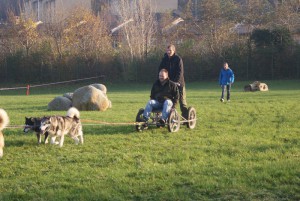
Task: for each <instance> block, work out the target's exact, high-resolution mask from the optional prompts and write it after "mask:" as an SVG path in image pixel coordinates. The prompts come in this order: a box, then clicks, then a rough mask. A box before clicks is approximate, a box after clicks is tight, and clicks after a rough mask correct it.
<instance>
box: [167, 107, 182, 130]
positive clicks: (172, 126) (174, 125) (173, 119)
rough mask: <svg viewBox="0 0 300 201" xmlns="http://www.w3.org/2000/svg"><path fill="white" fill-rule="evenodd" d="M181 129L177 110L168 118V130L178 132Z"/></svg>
mask: <svg viewBox="0 0 300 201" xmlns="http://www.w3.org/2000/svg"><path fill="white" fill-rule="evenodd" d="M179 128H180V116H179V114H178V113H177V112H176V110H172V111H171V112H170V114H169V118H168V129H169V131H170V132H177V131H178V130H179Z"/></svg>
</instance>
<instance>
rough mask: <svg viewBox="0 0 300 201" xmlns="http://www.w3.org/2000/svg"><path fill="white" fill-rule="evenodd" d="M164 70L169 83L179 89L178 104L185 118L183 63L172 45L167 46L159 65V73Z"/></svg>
mask: <svg viewBox="0 0 300 201" xmlns="http://www.w3.org/2000/svg"><path fill="white" fill-rule="evenodd" d="M161 69H166V70H167V71H168V72H169V78H170V80H171V81H173V82H175V83H177V85H178V89H179V95H180V97H179V104H180V110H181V113H182V116H183V117H184V118H187V111H188V109H187V102H186V92H185V82H184V69H183V62H182V59H181V57H180V56H178V55H177V54H176V48H175V46H174V45H168V47H167V52H166V54H165V55H164V57H163V58H162V61H161V63H160V65H159V69H158V70H159V71H160V70H161Z"/></svg>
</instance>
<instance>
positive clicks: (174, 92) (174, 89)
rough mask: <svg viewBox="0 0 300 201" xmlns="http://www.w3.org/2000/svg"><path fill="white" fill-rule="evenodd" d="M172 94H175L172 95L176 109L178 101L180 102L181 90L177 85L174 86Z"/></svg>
mask: <svg viewBox="0 0 300 201" xmlns="http://www.w3.org/2000/svg"><path fill="white" fill-rule="evenodd" d="M172 92H173V94H172V95H173V100H172V102H173V108H175V107H176V105H177V103H178V100H179V89H178V87H177V85H176V84H175V85H174V86H173V90H172Z"/></svg>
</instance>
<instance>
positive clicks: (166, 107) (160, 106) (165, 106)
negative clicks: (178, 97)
mask: <svg viewBox="0 0 300 201" xmlns="http://www.w3.org/2000/svg"><path fill="white" fill-rule="evenodd" d="M172 106H173V102H172V101H171V100H165V102H164V103H160V102H158V101H157V100H149V101H148V103H147V105H146V107H145V110H144V113H143V116H144V118H145V120H147V121H148V119H149V117H150V114H151V112H152V111H153V110H162V119H164V120H166V119H167V118H168V116H169V113H170V111H171V108H172Z"/></svg>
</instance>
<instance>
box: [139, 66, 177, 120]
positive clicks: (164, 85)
mask: <svg viewBox="0 0 300 201" xmlns="http://www.w3.org/2000/svg"><path fill="white" fill-rule="evenodd" d="M178 97H179V91H178V88H177V85H176V84H175V83H174V82H172V81H170V80H169V77H168V71H167V70H166V69H162V70H160V71H159V77H158V80H157V81H156V82H155V83H154V84H153V86H152V89H151V94H150V100H149V101H148V103H147V105H146V107H145V110H144V113H143V118H144V120H145V121H146V122H147V121H148V119H149V117H150V114H151V112H152V110H162V117H161V119H160V120H159V123H160V124H161V125H164V124H165V123H166V120H167V118H168V117H169V114H170V111H171V109H172V108H173V107H175V106H176V104H177V102H178Z"/></svg>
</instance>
